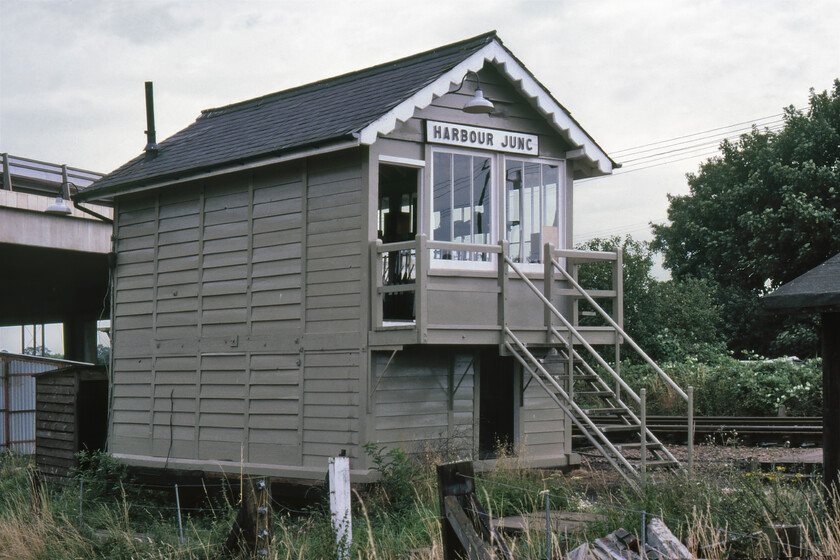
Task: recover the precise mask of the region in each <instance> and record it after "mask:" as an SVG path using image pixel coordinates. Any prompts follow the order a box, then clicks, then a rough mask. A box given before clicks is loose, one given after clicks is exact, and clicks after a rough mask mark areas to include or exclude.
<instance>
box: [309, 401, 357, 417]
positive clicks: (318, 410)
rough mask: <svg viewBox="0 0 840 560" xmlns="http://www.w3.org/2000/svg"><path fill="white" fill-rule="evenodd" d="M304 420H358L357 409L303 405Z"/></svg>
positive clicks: (339, 406)
mask: <svg viewBox="0 0 840 560" xmlns="http://www.w3.org/2000/svg"><path fill="white" fill-rule="evenodd" d="M303 416H304V418H358V416H359V409H358V407H355V406H341V405H330V406H325V405H315V404H310V405H305V406H304V407H303Z"/></svg>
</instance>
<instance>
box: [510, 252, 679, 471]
mask: <svg viewBox="0 0 840 560" xmlns="http://www.w3.org/2000/svg"><path fill="white" fill-rule="evenodd" d="M500 259H501V260H500V265H501V266H505V265H507V266H509V267H510V268H511V270H513V272H514V273H515V274H516V275H517V276H518V277H519V278H520V279H521V280H522V281H523V282H524V283H525V285H526V286H528V288H530V290H531V291H532V292H534V295H536V296H537V298H539V299H540V301H542V303H543V305H544V306H545V308H546V309H547V310H548V311H550V313H551V314H552V315H554V316H555V317H557V318H558V319H559V320H560V322H561V323H562V324H563V326H564V327H565V328H566V329H568V331H569V333H571V336H572V340H570V341H567V340H566V339H565V338H564V337H563V336H562V335H561V334H560V333H559V332H558V331H557V329H556V328H554V327H553V326H549V328H548V330H549V332H551V333H552V334H553V335H554V336H555V337H557V339H558V340H560V341H561V342H562V343H563V344H565V345H566V347H567V348H568V349H569V351H570V352H571V353H573V355H574V357H575V358H576V359H578V360H579V361H580V363H581V364H583V365H584V367H585V369H587V370H588V371H589V372H590V373H592V374H595V375H597V374H596V373H595V371H594V370H593V369H592V368H591V367H590V366H589V364H588V363H587V362H586V360H583V359H582V357H581V356H580V354H578V352H577V351H576V350H575V349H574V344H573V342H572V341H573V340H574V339H577V340H578V341H579V342H580V344H581V345H582V346H583V347H584V348H585V349H586V350H587V351H588V352H589V353H590V354H591V355H592V357H593V358H594V359H595V361H596V362H598V365H600V366H601V367H602V368H604V370H605V371H606V372H607V373H609V374H610V376H611V377H612V378H613V379H614V380H615V381H616V382H617V383H618V385H619V386H620V387H621V388H622V389H623V390H624V391H626V392H627V394H629V395H630V397H631V398H632V400H633V401H634V402H635V403H636V404H637V405H639V406H641V398H640V397H639V395H638V394H637V393H636V392H635V391H634V390H633V388H632V387H630V386H629V385H628V384H627V382H626V381H624V379H622V377H621V376H620V375H618V373H616V371H615V370H614V369H613V368H612V367H611V366H610V365H609V363H607V361H606V360H604V358H602V357H601V355H600V354H598V352H597V351H596V350H595V348H593V347H592V345H591V344H589V342H587V341H586V339H585V338H584V337H583V335H582V334H581V333H580V332H579V331H578V330H577V329H576V328H575V327H574V325H572V323H571V322H569V320H568V319H566V317H565V316H563V314H562V313H560V311H559V310H558V309H557V308H556V307H555V306H554V304H553V303H551V301H549V300H548V298H546V297H545V296H544V295H543V294H542V293H541V292H540V290H539V288H537V286H536V285H535V284H534V283H533V282H531V280H530V279H529V278H528V277H527V276H526V275H525V273H524V272H523V271H522V270H520V268H519V267H518V266H517V265H516V263H514V262H513V260H511V258H510V257H509V256H508V253H507V251H503V252H502V253H501V255H500ZM552 262H553V264H554V266H556V267H557V268H558V269H559V270H560V271H561V272H563V273H564V274H565V275H566V277H567V278H568V279H570V280H571V282H572V283H573V286H574V287H575V289H576V290H578V291H579V292H582V293H583V295H584V297H586V298H588V300H589V301H590V303H591V304H593V306H594V307H595V308H596V309H598V310H599V311H600V312H601V313H602V314H605V312H604V310H603V309H601V307H600V306H598V304H597V303H595V301H594V300H592V299H591V297H590V296H589V294H587V293H586V292H585V290H583V288H581V286H580V284H578V283H577V282H576V281H575V280H574V279H572V278H571V276H569V275H568V273H566V271H565V270H563V269H562V268H560V265H559V263H557V262H556V261H555V260H554V259H552ZM609 321H610V323H611V324H612V326H613V327H614V328H615V329H617V330H616V332H618V333H619V334H620V335H622V336H623V337H625V339H627V340H628V341H630V342H632V339H630V337H629V336H627V333H625V332H624V329H622V328H621V327H619V326H618V324H617V323H616V322H615V321H613V320H612V318H609ZM502 334H503V336H508V337H512V338H513V339H514V340H515V341H516V342H517V343H518V346H520V348H522V349H524V350H525V352H527V349H525V347H524V345H523V344H522V343H521V342H520V341H519V340H518V339H517V338H516V337H515V336H514V335H513V332H512V331H511V330H510V329H509V328H508V327H507V326H504V327H503V332H502ZM632 344H633V345H634V346H635V348H636V349H637V351H639V352H642V353H643V354H644V352H643V351H642V350H641V348H639V347H638V345H636V343H635V342H632ZM505 346H506V347H507V348H508V349H509V350H510V349H511V348H510V345H509V344H508V343H507V342H505ZM527 353H528V355H529V356H531V358H532V360H534V362H535V364H536V365H537V367H538V368H539V370H540V371H541V373H543V374H544V375H546V376H548V378H549V379H550V380H551V382H552V384H553V385H555V386H556V387H557V388H558V389H560V393H561V394H562V395H563V397H564V398H565V399H567V400H568V401H569V402H570V404H571V405H572V407H573V408H574V409H575V411H576V412H578V413H580V414H581V415H582V416H583V418H585V419H586V420H587V422H588V423H589V424H590V425H591V427H592V428H593V429H594V431H595V432H596V433H598V434H599V436H601V437H603V438H604V440H605V441H606V442H607V445H608V447H610V448H611V451H614V452H615V453H617V455H618V456H619V457H621V460H622V462H623V463H626V465H627V468H629V469H630V471H631V472H633V473H636V470H635V468H633V466H632V465H630V464H629V463H628V462H627V461H626V459H625V458H624V456H623V455H621V453H620V452H618V450H616V449H615V448H614V447H613V445H612V443H610V442H609V440H608V439H607V438H606V436H604V434H603V433H602V432H601V430H600V429H599V428H597V427H596V426H595V424H594V423H592V422H591V420H589V417H588V415H586V414H585V413H584V412H583V410H582V409H580V408H579V407H578V406H577V404H576V403H575V402H574V400H573V399H571V398H570V397H569V396H568V394H567V393H566V392H565V391H563V390H562V388H560V386H559V384H557V383H556V381H554V378H553V377H551V375H550V374H549V373H548V372H547V371H546V370H545V368H543V367H542V365H540V364H539V360H537V359H536V358H534V357H533V356H532V355H531V354H530V352H527ZM513 354H514V356H517V357H518V359H519V361H520V362H522V364H523V365H525V363H524V362H523V361H522V358H521V357H519V356H518V353H516V352H513ZM644 355H645V356H647V354H644ZM648 360H650V358H648ZM650 361H651V362H653V361H652V360H650ZM655 365H656V364H655V363H654V366H655ZM656 367H657V368H658V366H656ZM659 371H662V370H661V369H660V370H659ZM662 375H665V376H666V377H667V374H665V372H662ZM536 379H537V381H540V379H539V377H536ZM668 379H669V380H670V378H668ZM671 383H673V381H671ZM540 384H541V385H543V387H544V388H545V385H544V384H543V383H540ZM674 385H675V387H676V388H677V389H678V390H679V391H680V393H682V394H685V393H683V392H682V390H681V389H679V387H678V386H676V384H674ZM549 393H550V392H549ZM615 398H616V400H617V401H619V402H621V399H620V397H618V395H616V397H615ZM561 408H564V407H562V405H561ZM691 408H692V407H691V406H689V410H691ZM627 411H628V412H629V415H630V417H631V418H632V419H633V421H634V422H635V423H637V424H638V425H639V426H641V420H640V419H639V417H638V416H636V415H635V414H634V413H633V411H632V410H630V409H629V408H627ZM692 419H693V418H691V417H690V418H689V438H688V440H689V456H690V457H691V456H692V455H693V453H692V450H693V442H692V439H693V438H692V437H691V434H693V427H692V426H691V421H692ZM572 420H573V421H574V416H572ZM576 424H577V425H578V428H580V429H581V431H582V432H583V433H584V434H585V435H586V436H587V438H589V440H590V441H593V438H592V437H591V436H590V435H589V434H588V433H587V431H586V429H584V428H583V427H582V426H581V425H580V424H578V423H577V422H576ZM641 429H643V430H644V431H645V432H646V433H647V427H646V426H645V427H643V428H640V430H641ZM596 447H598V448H599V451H601V453H602V454H603V455H604V456H605V457H606V456H607V455H606V454H604V453H603V450H602V449H601V448H600V447H599V446H596ZM662 452H663V453H664V454H665V455H666V456H667V457H668V458H669V459H671V460H673V461H674V462H677V460H676V459H675V458H674V456H673V455H672V454H671V453H670V452H669V451H668V450H667V449H665V448H664V447H663V448H662ZM610 463H612V464H613V466H614V467H616V465H615V464H614V463H613V461H610ZM690 466H691V464H690ZM616 468H617V467H616ZM617 470H618V471H619V472H622V474H624V473H623V471H622V470H621V469H618V468H617Z"/></svg>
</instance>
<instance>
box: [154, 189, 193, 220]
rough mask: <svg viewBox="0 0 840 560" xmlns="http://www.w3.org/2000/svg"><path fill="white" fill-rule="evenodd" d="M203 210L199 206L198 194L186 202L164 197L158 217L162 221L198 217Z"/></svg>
mask: <svg viewBox="0 0 840 560" xmlns="http://www.w3.org/2000/svg"><path fill="white" fill-rule="evenodd" d="M200 211H201V209H200V208H199V206H198V194H197V193H196V194H193V195H191V196H190V197H189V198H188V199H186V200H169V199H168V197H166V196H163V197H161V200H160V209H159V210H158V217H159V218H160V219H166V218H177V217H181V216H189V215H193V214H195V215H197V214H198V213H199V212H200Z"/></svg>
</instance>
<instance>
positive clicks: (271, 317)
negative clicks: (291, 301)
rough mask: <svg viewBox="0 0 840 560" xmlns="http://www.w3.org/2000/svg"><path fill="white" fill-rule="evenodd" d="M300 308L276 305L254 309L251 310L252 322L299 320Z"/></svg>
mask: <svg viewBox="0 0 840 560" xmlns="http://www.w3.org/2000/svg"><path fill="white" fill-rule="evenodd" d="M299 319H300V307H299V306H298V305H275V306H271V307H254V308H253V309H251V321H252V322H260V321H282V320H295V321H297V320H299Z"/></svg>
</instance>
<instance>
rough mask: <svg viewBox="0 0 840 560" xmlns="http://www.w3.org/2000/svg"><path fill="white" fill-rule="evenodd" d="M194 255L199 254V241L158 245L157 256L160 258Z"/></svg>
mask: <svg viewBox="0 0 840 560" xmlns="http://www.w3.org/2000/svg"><path fill="white" fill-rule="evenodd" d="M193 255H198V242H196V241H191V242H189V243H175V244H172V245H164V246H162V247H158V250H157V257H158V258H159V259H173V258H178V257H187V256H193Z"/></svg>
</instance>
